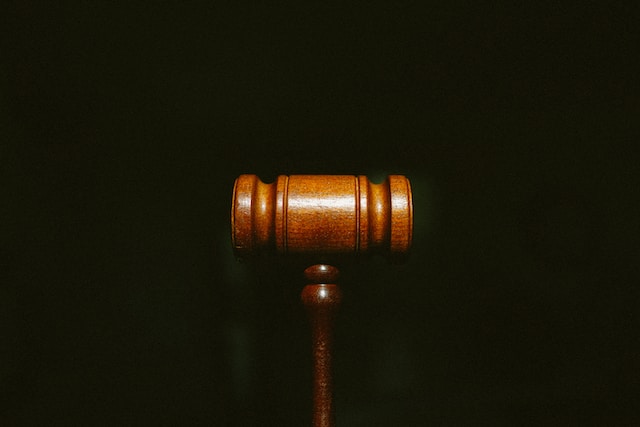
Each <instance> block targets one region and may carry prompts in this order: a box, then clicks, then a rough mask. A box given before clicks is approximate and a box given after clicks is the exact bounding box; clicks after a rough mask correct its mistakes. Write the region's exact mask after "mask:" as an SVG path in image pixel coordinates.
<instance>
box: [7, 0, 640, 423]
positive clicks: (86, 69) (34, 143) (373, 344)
mask: <svg viewBox="0 0 640 427" xmlns="http://www.w3.org/2000/svg"><path fill="white" fill-rule="evenodd" d="M616 8H618V9H617V10H616ZM3 9H4V10H3V12H2V15H3V17H4V18H5V19H4V20H5V24H3V27H4V28H5V31H4V33H5V35H6V36H5V37H3V40H2V42H1V43H2V44H1V45H0V46H1V48H2V52H1V53H2V55H1V57H0V58H1V62H0V81H1V84H0V158H1V160H2V161H1V162H0V163H1V166H0V168H1V171H2V182H3V184H2V185H1V186H0V190H1V191H2V200H3V202H2V203H1V204H0V205H1V207H0V212H1V215H2V217H1V221H0V239H1V242H2V245H0V267H1V268H0V281H1V282H0V283H1V286H0V315H1V316H2V320H1V321H0V328H2V329H1V330H0V331H1V336H2V337H3V344H2V352H1V354H0V357H1V359H0V411H1V412H0V419H1V420H2V424H3V425H16V426H18V425H19V426H22V425H65V426H68V425H121V424H137V425H178V424H180V425H225V426H247V425H255V426H266V425H269V426H271V425H273V426H300V425H305V424H307V420H308V419H309V405H310V404H309V395H310V379H311V378H310V372H309V371H310V369H309V354H308V344H309V342H308V340H309V338H308V330H307V325H306V322H305V317H304V313H303V311H302V308H301V307H300V304H299V302H298V298H299V292H300V290H301V288H302V285H303V283H302V278H301V275H300V272H299V271H293V269H292V268H290V267H287V266H286V265H283V264H279V263H274V264H273V265H271V266H269V265H266V264H268V263H262V264H259V265H247V264H239V263H237V262H236V261H235V260H234V259H233V255H232V254H231V247H230V239H229V224H228V222H229V208H230V199H231V190H232V185H233V180H234V179H235V177H236V176H237V175H239V174H241V173H256V174H258V175H259V176H261V177H262V178H263V179H264V180H272V179H274V178H275V176H277V175H278V174H280V173H290V174H292V173H349V174H366V175H369V176H371V177H374V178H375V177H378V178H379V177H383V176H384V175H386V174H388V173H401V174H405V175H407V176H408V177H409V178H410V179H411V181H412V184H413V187H414V195H415V211H416V236H415V250H414V252H413V254H412V257H411V259H410V261H409V262H408V263H407V264H405V265H402V266H388V265H387V264H386V263H385V262H384V261H382V260H376V259H373V260H369V261H367V262H362V263H360V264H357V265H351V266H346V267H345V268H344V269H343V273H344V274H343V280H342V281H343V287H344V292H345V302H344V306H343V310H342V312H341V316H340V319H339V323H338V331H337V349H336V386H337V395H336V404H337V407H338V420H339V423H340V425H343V426H391V425H393V426H418V425H442V426H472V425H473V426H478V425H491V426H512V425H563V426H566V425H609V426H618V425H619V426H623V425H625V426H626V425H633V424H635V423H637V422H638V421H639V418H638V417H637V414H636V412H635V411H636V408H635V406H634V404H633V400H632V396H634V395H638V391H639V390H638V384H640V378H639V374H638V373H639V372H640V369H639V368H640V367H639V366H638V358H637V353H636V352H635V351H633V350H632V348H633V344H634V343H635V342H637V331H638V318H637V312H638V290H637V286H636V284H637V283H638V278H639V277H638V272H639V271H638V265H639V263H640V250H639V249H638V246H637V235H638V231H639V228H638V219H637V216H638V203H637V200H638V186H637V183H638V166H637V162H636V161H635V159H634V158H633V157H632V153H633V152H634V150H633V149H634V146H635V145H636V141H637V137H638V129H637V117H638V115H637V114H638V105H637V99H638V96H637V95H638V90H637V89H638V87H637V81H638V80H637V70H636V69H635V68H633V67H632V66H631V65H630V64H631V63H633V61H632V58H633V57H634V56H637V54H636V52H635V51H634V50H633V47H634V43H633V37H634V36H633V34H630V33H628V32H627V31H628V30H629V29H630V28H632V25H631V23H632V22H631V21H632V19H631V17H630V14H629V12H630V11H627V10H623V7H622V6H613V5H606V6H602V7H595V6H592V5H582V6H581V7H580V8H579V10H578V8H567V9H566V10H565V9H562V8H561V7H560V6H553V5H549V6H543V5H536V6H533V5H532V6H527V7H526V8H522V9H519V8H518V7H516V6H503V7H491V8H490V7H485V6H470V5H462V4H456V3H451V4H449V3H447V4H446V5H445V4H442V5H423V6H419V7H418V6H417V5H413V6H400V5H388V6H374V5H360V6H350V7H347V6H344V5H340V4H337V5H327V4H323V5H316V6H310V5H305V6H292V7H290V8H287V9H278V8H274V7H268V6H254V7H241V6H238V7H236V8H232V7H222V6H220V5H216V4H211V3H210V2H195V3H191V4H190V5H188V6H187V5H177V4H176V5H167V4H164V3H162V4H160V3H154V4H153V5H151V4H147V5H137V4H134V3H128V4H126V5H123V4H119V5H118V6H117V7H116V6H115V5H112V4H110V3H108V2H92V3H84V4H76V5H74V6H67V5H58V4H49V3H47V4H46V5H43V4H36V3H34V2H30V1H22V2H13V3H9V4H7V5H4V6H3ZM636 41H637V40H636Z"/></svg>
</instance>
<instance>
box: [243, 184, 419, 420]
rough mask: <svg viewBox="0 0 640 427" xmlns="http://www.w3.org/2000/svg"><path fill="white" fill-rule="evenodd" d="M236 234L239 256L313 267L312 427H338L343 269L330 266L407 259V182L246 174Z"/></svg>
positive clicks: (308, 296) (308, 291)
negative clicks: (372, 258)
mask: <svg viewBox="0 0 640 427" xmlns="http://www.w3.org/2000/svg"><path fill="white" fill-rule="evenodd" d="M231 229H232V239H233V249H234V252H235V254H236V256H238V257H239V258H251V257H254V256H257V255H261V254H278V255H294V256H299V257H302V259H304V260H305V262H307V261H309V263H308V264H306V265H309V264H314V265H312V266H311V267H309V268H307V269H306V270H305V277H306V279H307V283H309V284H308V285H307V286H306V287H305V288H304V289H303V290H302V294H301V299H302V302H303V304H304V305H305V307H306V309H307V313H308V316H309V320H310V323H311V331H312V334H311V335H312V351H313V417H312V419H313V422H312V425H313V426H314V427H333V426H334V425H335V415H334V407H333V380H332V374H331V362H332V344H333V323H334V318H335V314H336V311H337V309H338V306H339V305H340V302H341V300H342V292H341V290H340V288H339V287H338V285H337V284H336V281H337V278H338V269H337V268H335V267H333V266H330V265H328V264H326V263H328V262H333V261H336V262H340V263H342V262H343V261H344V260H345V259H347V258H350V257H353V256H355V255H368V254H382V255H385V256H387V257H388V258H389V259H391V260H396V261H397V260H402V259H404V258H405V257H406V256H407V254H408V252H409V249H410V247H411V240H412V231H413V203H412V196H411V185H410V184H409V180H408V179H407V178H405V177H404V176H402V175H389V176H388V177H387V178H386V179H385V181H384V182H382V183H380V184H374V183H371V182H370V181H369V179H367V177H364V176H354V175H291V176H287V175H280V176H278V178H277V179H276V181H275V182H273V183H271V184H266V183H264V182H262V181H261V180H260V179H259V178H258V177H257V176H256V175H241V176H240V177H238V178H237V179H236V182H235V185H234V189H233V202H232V208H231ZM328 260H332V261H328ZM318 262H323V263H325V264H316V263H318Z"/></svg>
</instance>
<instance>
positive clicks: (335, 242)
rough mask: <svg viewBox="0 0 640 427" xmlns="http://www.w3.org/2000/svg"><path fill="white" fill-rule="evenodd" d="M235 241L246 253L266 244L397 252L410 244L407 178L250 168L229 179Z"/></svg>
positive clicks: (311, 251)
mask: <svg viewBox="0 0 640 427" xmlns="http://www.w3.org/2000/svg"><path fill="white" fill-rule="evenodd" d="M231 222H232V236H233V247H234V251H235V253H236V255H237V256H238V257H241V258H246V257H249V256H252V255H257V254H259V253H264V252H273V253H278V254H304V255H327V254H329V255H338V254H342V255H344V254H372V253H380V254H385V255H390V256H391V257H398V256H402V255H406V254H407V253H408V251H409V248H410V246H411V238H412V229H413V204H412V200H411V186H410V184H409V180H408V179H407V178H405V177H404V176H401V175H389V176H388V177H387V179H386V180H385V181H384V182H383V183H381V184H372V183H371V182H370V181H369V180H368V179H367V177H364V176H353V175H291V176H287V175H280V176H279V177H278V178H277V180H276V181H275V182H274V183H271V184H265V183H263V182H262V181H261V180H260V179H259V178H258V177H257V176H256V175H241V176H240V177H238V179H237V180H236V182H235V187H234V192H233V205H232V212H231Z"/></svg>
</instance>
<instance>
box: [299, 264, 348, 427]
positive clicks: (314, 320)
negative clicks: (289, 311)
mask: <svg viewBox="0 0 640 427" xmlns="http://www.w3.org/2000/svg"><path fill="white" fill-rule="evenodd" d="M305 276H306V278H307V280H308V281H309V282H310V283H311V284H309V285H307V286H305V287H304V289H303V290H302V294H301V299H302V302H303V303H304V305H305V307H306V309H307V313H308V315H309V321H310V323H311V339H312V346H311V349H312V354H313V411H312V426H313V427H333V426H334V425H335V411H334V405H333V377H332V372H331V371H332V367H331V365H332V347H333V326H334V319H335V314H336V312H337V310H338V307H339V306H340V303H341V301H342V291H341V290H340V288H339V287H338V285H337V284H335V282H336V280H337V278H338V269H337V268H335V267H332V266H330V265H324V264H318V265H313V266H311V267H309V268H307V269H306V270H305Z"/></svg>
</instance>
